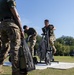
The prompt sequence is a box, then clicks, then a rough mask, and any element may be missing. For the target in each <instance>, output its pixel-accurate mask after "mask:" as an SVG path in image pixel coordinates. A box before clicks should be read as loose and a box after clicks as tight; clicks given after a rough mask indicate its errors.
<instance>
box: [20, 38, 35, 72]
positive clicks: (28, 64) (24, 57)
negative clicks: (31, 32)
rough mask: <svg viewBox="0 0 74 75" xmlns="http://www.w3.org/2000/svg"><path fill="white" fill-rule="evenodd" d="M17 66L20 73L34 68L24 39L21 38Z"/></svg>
mask: <svg viewBox="0 0 74 75" xmlns="http://www.w3.org/2000/svg"><path fill="white" fill-rule="evenodd" d="M19 66H20V71H21V73H23V72H28V71H32V70H35V64H34V63H33V58H32V56H31V53H30V49H29V47H28V45H27V43H26V41H25V39H22V43H21V47H20V50H19Z"/></svg>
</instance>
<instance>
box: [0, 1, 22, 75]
mask: <svg viewBox="0 0 74 75" xmlns="http://www.w3.org/2000/svg"><path fill="white" fill-rule="evenodd" d="M0 22H1V23H0V36H1V41H0V42H1V43H2V44H1V43H0V73H2V72H3V70H2V65H3V61H4V58H5V57H6V56H7V54H6V53H7V52H8V50H10V55H11V63H12V75H22V74H20V70H19V60H18V51H19V48H20V44H21V34H22V35H23V32H22V29H21V23H20V17H19V15H18V12H17V10H16V3H15V0H0ZM9 44H10V49H9Z"/></svg>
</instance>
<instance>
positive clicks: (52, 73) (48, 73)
mask: <svg viewBox="0 0 74 75" xmlns="http://www.w3.org/2000/svg"><path fill="white" fill-rule="evenodd" d="M55 60H56V61H60V62H72V63H74V57H69V56H67V57H65V56H62V57H61V56H56V57H55ZM3 69H4V71H5V72H4V73H3V74H0V75H11V67H3ZM28 75H74V68H73V69H68V70H58V69H45V70H34V71H31V72H29V73H28Z"/></svg>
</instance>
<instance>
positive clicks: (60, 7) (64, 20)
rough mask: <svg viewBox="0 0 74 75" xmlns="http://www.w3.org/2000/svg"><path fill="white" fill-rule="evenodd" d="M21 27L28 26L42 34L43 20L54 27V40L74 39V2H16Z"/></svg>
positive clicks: (70, 0) (62, 0)
mask: <svg viewBox="0 0 74 75" xmlns="http://www.w3.org/2000/svg"><path fill="white" fill-rule="evenodd" d="M16 5H17V7H16V8H17V10H18V12H19V14H20V17H21V21H22V26H23V25H28V26H29V27H33V28H35V29H36V30H37V32H38V34H39V35H40V34H41V33H42V30H41V28H42V27H44V20H45V19H49V21H50V24H53V25H54V26H55V27H56V30H55V35H56V38H59V37H61V36H63V35H64V36H72V37H74V0H16Z"/></svg>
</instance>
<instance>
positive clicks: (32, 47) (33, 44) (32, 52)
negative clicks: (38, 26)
mask: <svg viewBox="0 0 74 75" xmlns="http://www.w3.org/2000/svg"><path fill="white" fill-rule="evenodd" d="M35 44H36V36H33V37H32V38H31V39H30V50H31V54H32V56H34V46H35Z"/></svg>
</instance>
